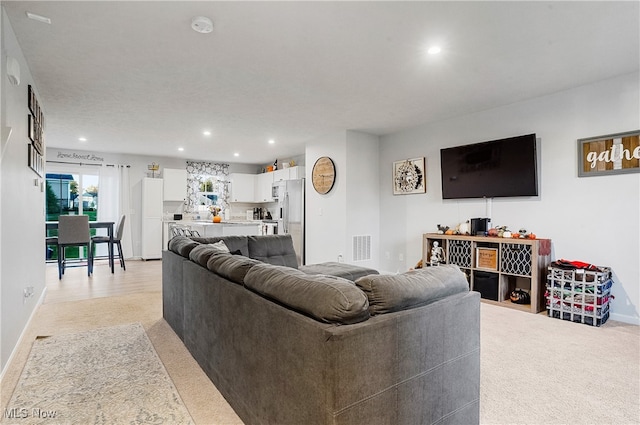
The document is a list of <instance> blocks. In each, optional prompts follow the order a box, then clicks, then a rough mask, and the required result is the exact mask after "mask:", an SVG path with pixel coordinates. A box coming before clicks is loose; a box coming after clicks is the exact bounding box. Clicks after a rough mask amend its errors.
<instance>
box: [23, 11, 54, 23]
mask: <svg viewBox="0 0 640 425" xmlns="http://www.w3.org/2000/svg"><path fill="white" fill-rule="evenodd" d="M27 18H29V19H33V20H34V21H38V22H43V23H45V24H51V19H50V18H47V17H46V16H42V15H36V14H35V13H31V12H27Z"/></svg>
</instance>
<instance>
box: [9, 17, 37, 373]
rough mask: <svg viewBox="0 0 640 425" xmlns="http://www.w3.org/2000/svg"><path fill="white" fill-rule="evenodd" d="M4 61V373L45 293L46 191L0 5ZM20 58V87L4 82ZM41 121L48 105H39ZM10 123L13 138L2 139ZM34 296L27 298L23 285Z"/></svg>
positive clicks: (25, 76) (16, 51)
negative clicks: (30, 153) (33, 163)
mask: <svg viewBox="0 0 640 425" xmlns="http://www.w3.org/2000/svg"><path fill="white" fill-rule="evenodd" d="M1 19H2V28H1V31H2V43H1V44H2V49H1V50H2V60H1V61H0V65H1V66H0V68H1V72H0V79H1V81H2V83H1V96H0V97H2V110H1V111H0V115H1V117H2V118H1V120H0V123H1V125H2V127H3V128H2V137H1V139H2V140H1V144H0V146H1V147H2V150H1V151H0V152H1V153H0V154H1V158H0V198H1V199H2V201H1V203H0V241H1V242H0V252H1V254H2V255H1V256H0V293H1V295H0V303H1V304H0V368H1V369H2V371H3V372H4V369H5V366H6V364H7V361H8V360H9V358H10V356H11V354H12V352H13V349H14V347H15V346H16V344H17V342H18V340H19V338H20V336H21V333H22V330H23V329H24V327H25V326H26V324H27V323H28V321H29V318H30V317H31V315H32V313H33V312H34V310H35V308H36V306H37V304H38V301H39V300H40V298H41V296H42V294H43V292H44V288H45V285H44V267H45V263H44V258H45V247H44V192H43V191H41V188H40V182H42V181H43V179H40V178H39V177H38V175H37V174H35V173H34V172H33V171H32V170H31V169H30V168H29V167H28V165H27V146H28V143H29V142H28V141H29V139H28V137H27V130H28V129H27V115H28V113H29V112H28V104H27V93H28V91H27V90H28V88H27V87H28V85H29V84H31V85H32V86H33V87H34V89H35V91H36V95H37V87H35V85H34V82H33V79H32V77H31V73H30V72H29V68H28V67H27V64H26V61H25V59H24V56H23V54H22V51H21V50H20V46H19V45H18V42H17V40H16V37H15V34H14V33H13V29H12V28H11V24H10V23H9V20H8V18H7V16H6V15H5V13H4V9H2V17H1ZM7 55H8V56H10V57H13V58H15V59H17V60H18V62H19V63H20V68H21V82H20V85H19V86H12V85H10V84H9V83H8V80H7V74H6V56H7ZM41 107H42V109H43V112H44V116H45V120H46V116H47V109H46V105H44V104H42V105H41ZM4 127H11V130H12V131H11V137H10V138H9V139H8V140H6V135H7V131H6V130H5V128H4ZM28 286H32V287H33V288H34V295H33V296H32V297H30V298H27V299H25V298H24V297H23V290H24V288H26V287H28Z"/></svg>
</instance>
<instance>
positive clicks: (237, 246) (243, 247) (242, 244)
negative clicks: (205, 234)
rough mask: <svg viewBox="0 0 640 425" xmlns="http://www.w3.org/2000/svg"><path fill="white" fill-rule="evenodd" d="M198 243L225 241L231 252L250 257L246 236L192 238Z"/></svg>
mask: <svg viewBox="0 0 640 425" xmlns="http://www.w3.org/2000/svg"><path fill="white" fill-rule="evenodd" d="M192 239H193V240H194V241H196V242H200V243H205V244H213V243H216V242H219V241H224V244H225V245H226V246H227V248H229V251H231V252H236V253H237V252H238V251H240V254H242V255H244V256H245V257H249V245H248V242H247V237H246V236H216V237H211V238H192Z"/></svg>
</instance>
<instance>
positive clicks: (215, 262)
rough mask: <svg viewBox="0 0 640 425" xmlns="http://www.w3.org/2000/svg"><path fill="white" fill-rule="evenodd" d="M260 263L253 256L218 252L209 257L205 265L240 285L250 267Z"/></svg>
mask: <svg viewBox="0 0 640 425" xmlns="http://www.w3.org/2000/svg"><path fill="white" fill-rule="evenodd" d="M256 264H261V263H260V261H258V260H254V259H253V258H248V257H244V256H242V255H237V254H231V253H218V254H215V255H212V256H210V257H209V261H208V262H207V264H206V267H207V268H208V269H209V270H211V271H212V272H214V273H215V274H217V275H219V276H222V277H224V278H225V279H228V280H230V281H232V282H235V283H238V284H240V285H243V284H244V278H245V275H246V274H247V272H248V271H249V270H250V269H251V267H253V266H255V265H256Z"/></svg>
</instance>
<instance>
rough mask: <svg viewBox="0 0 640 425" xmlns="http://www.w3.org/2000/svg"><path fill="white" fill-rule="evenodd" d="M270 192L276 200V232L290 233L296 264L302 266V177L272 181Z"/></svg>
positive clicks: (303, 255) (303, 262)
mask: <svg viewBox="0 0 640 425" xmlns="http://www.w3.org/2000/svg"><path fill="white" fill-rule="evenodd" d="M272 194H273V198H274V199H275V200H276V202H278V207H277V209H276V217H275V219H276V220H277V221H278V233H283V234H289V235H291V239H292V240H293V248H294V249H295V251H296V257H297V259H298V265H299V266H303V265H304V264H305V253H304V244H305V240H304V236H305V235H304V201H305V200H304V179H298V180H281V181H278V182H274V183H273V186H272Z"/></svg>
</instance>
